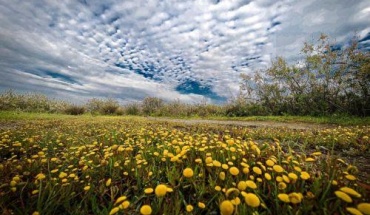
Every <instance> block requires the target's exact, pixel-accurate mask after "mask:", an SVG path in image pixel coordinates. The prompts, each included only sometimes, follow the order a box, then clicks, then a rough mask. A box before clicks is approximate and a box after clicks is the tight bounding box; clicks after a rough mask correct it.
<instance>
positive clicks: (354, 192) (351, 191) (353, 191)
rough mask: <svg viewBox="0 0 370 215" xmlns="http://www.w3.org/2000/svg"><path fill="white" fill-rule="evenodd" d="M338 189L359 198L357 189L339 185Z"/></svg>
mask: <svg viewBox="0 0 370 215" xmlns="http://www.w3.org/2000/svg"><path fill="white" fill-rule="evenodd" d="M339 190H340V191H343V192H345V193H347V194H349V195H351V196H354V197H357V198H361V194H359V193H358V192H357V191H355V190H354V189H352V188H349V187H341V188H340V189H339Z"/></svg>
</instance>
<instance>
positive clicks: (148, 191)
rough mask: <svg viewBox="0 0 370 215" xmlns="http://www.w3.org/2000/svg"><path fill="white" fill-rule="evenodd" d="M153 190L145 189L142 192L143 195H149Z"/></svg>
mask: <svg viewBox="0 0 370 215" xmlns="http://www.w3.org/2000/svg"><path fill="white" fill-rule="evenodd" d="M153 191H154V190H153V188H146V189H145V190H144V193H145V194H151V193H153Z"/></svg>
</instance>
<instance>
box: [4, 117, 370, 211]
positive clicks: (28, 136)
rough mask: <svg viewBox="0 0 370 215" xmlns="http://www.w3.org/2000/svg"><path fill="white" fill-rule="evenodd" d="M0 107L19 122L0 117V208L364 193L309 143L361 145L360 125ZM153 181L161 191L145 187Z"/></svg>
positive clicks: (164, 206)
mask: <svg viewBox="0 0 370 215" xmlns="http://www.w3.org/2000/svg"><path fill="white" fill-rule="evenodd" d="M0 116H4V117H3V119H5V118H6V119H12V120H10V121H11V122H20V123H19V124H18V125H17V127H16V129H8V128H4V127H1V126H0V175H1V176H2V177H0V214H109V213H110V214H139V213H140V212H139V211H140V209H141V208H142V207H143V205H149V206H150V207H151V209H152V210H153V214H191V213H188V212H187V211H186V206H188V205H191V206H192V207H193V208H194V210H193V211H192V214H211V213H212V214H213V213H215V214H220V205H221V203H222V202H225V201H227V202H228V201H233V202H234V204H238V206H235V207H233V210H234V211H235V212H234V213H233V214H234V215H236V214H246V215H252V214H261V215H263V214H266V215H267V214H310V213H311V212H312V211H315V212H316V213H317V214H346V208H347V207H357V206H358V205H359V203H364V202H368V201H369V198H370V196H369V194H368V193H367V192H366V190H365V188H364V187H363V186H361V184H357V181H358V182H364V183H365V181H363V180H362V179H361V178H360V177H359V175H357V173H358V172H359V171H360V172H362V171H361V169H357V168H356V167H353V166H352V165H350V164H349V163H346V161H343V160H340V159H337V156H333V153H332V152H333V151H332V152H330V153H328V154H326V153H321V152H320V151H319V150H320V148H316V149H315V148H314V147H312V146H327V148H329V146H331V145H332V146H333V148H334V146H336V147H338V148H339V149H342V148H341V147H343V148H348V147H354V148H356V149H357V150H359V151H360V152H361V153H362V154H366V153H368V152H369V147H370V145H369V144H368V143H369V142H368V140H369V137H368V136H366V135H368V133H369V130H368V127H366V128H365V127H364V128H362V127H345V126H342V127H341V128H339V127H337V128H329V129H322V130H317V131H311V130H307V131H304V132H302V131H295V130H291V129H282V128H247V127H242V128H241V127H228V129H226V128H225V126H221V125H191V126H188V125H184V124H181V123H178V122H161V121H157V122H155V121H151V120H147V119H145V118H144V117H129V116H124V117H120V116H91V115H82V116H68V115H60V114H55V115H54V114H27V113H12V112H7V113H1V114H0ZM16 117H17V118H16ZM0 122H1V121H0ZM2 122H3V124H5V125H6V122H7V121H2ZM4 122H5V123H4ZM254 140H256V141H254ZM359 140H360V142H358V141H359ZM313 150H314V151H313ZM313 152H315V153H313ZM222 164H223V165H222ZM272 166H275V168H274V167H272ZM360 167H361V166H360ZM185 169H188V170H189V169H190V171H191V173H190V174H184V170H185ZM265 173H267V174H268V175H267V176H266V174H265ZM356 177H357V179H356ZM367 178H368V177H365V179H367ZM247 181H248V182H249V183H248V184H249V185H248V186H247ZM243 182H245V183H244V185H243ZM158 185H162V187H163V185H165V187H166V190H165V191H163V189H162V191H161V192H160V193H162V194H158V192H154V193H150V192H148V193H147V192H146V190H147V188H151V189H154V190H155V189H156V188H157V187H159V186H158ZM216 187H218V189H216ZM343 187H347V188H348V187H349V188H352V189H353V190H354V191H356V192H358V195H357V194H352V197H351V198H352V199H353V202H351V203H346V202H345V200H346V199H343V198H340V197H338V196H337V195H336V192H337V191H338V190H339V189H342V188H343ZM167 188H169V189H168V190H167ZM221 189H223V190H221ZM281 194H283V195H286V196H285V197H286V198H288V200H286V199H285V200H284V201H288V202H284V201H283V200H281V197H279V196H280V195H281ZM359 195H361V197H359ZM119 199H121V200H122V199H124V200H123V201H126V203H125V205H126V206H127V207H124V206H123V205H121V203H124V202H119V203H115V202H117V200H119ZM200 202H201V203H202V204H203V203H204V205H205V207H203V206H199V205H202V204H199V203H200ZM237 202H240V204H239V203H237ZM115 212H117V213H115ZM228 214H231V213H228Z"/></svg>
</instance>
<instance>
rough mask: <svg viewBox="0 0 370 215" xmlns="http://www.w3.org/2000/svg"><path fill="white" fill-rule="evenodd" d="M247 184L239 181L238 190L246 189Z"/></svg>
mask: <svg viewBox="0 0 370 215" xmlns="http://www.w3.org/2000/svg"><path fill="white" fill-rule="evenodd" d="M247 186H248V185H247V183H246V182H245V181H239V183H238V189H239V190H245V189H247Z"/></svg>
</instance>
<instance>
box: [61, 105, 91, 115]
mask: <svg viewBox="0 0 370 215" xmlns="http://www.w3.org/2000/svg"><path fill="white" fill-rule="evenodd" d="M85 111H86V109H85V107H83V106H78V105H70V106H69V107H67V108H66V109H65V110H64V113H66V114H69V115H82V114H84V113H85Z"/></svg>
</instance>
